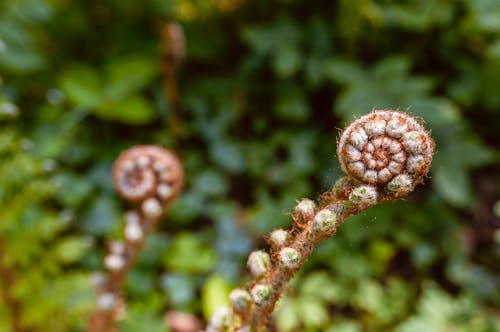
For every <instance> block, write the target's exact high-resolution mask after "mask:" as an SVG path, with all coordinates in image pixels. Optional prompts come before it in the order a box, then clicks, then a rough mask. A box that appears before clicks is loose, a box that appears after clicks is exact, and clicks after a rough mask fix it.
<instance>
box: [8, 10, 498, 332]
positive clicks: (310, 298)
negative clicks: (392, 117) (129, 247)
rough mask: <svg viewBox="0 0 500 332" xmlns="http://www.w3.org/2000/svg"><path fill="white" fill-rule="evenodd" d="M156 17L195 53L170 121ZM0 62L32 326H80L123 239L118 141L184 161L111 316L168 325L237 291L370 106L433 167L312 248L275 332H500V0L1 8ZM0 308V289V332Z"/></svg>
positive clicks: (15, 226)
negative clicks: (408, 191)
mask: <svg viewBox="0 0 500 332" xmlns="http://www.w3.org/2000/svg"><path fill="white" fill-rule="evenodd" d="M169 20H174V21H177V22H180V23H181V24H182V25H183V27H184V30H185V36H186V46H187V54H186V61H185V63H184V65H183V67H182V69H181V71H180V72H179V86H180V92H181V111H180V112H179V114H178V116H179V120H180V124H178V125H179V126H181V127H182V130H180V131H179V132H178V133H176V134H174V133H172V132H170V131H168V129H167V128H169V126H168V123H169V121H170V119H171V114H172V109H171V108H169V106H168V102H167V100H166V97H165V95H164V91H163V87H162V84H163V82H162V81H163V77H162V72H161V66H160V58H161V56H160V50H161V48H162V47H161V43H160V30H161V26H162V24H163V22H165V21H169ZM0 73H1V86H0V123H1V129H0V230H1V239H0V241H1V242H2V243H3V245H4V247H5V249H6V250H5V252H6V262H7V263H6V264H7V265H8V267H9V268H12V269H13V270H14V271H16V276H17V278H16V280H15V285H14V287H13V289H12V291H13V292H14V294H15V297H16V298H17V299H18V300H19V301H20V302H21V303H22V307H23V313H22V317H21V319H22V322H23V324H24V325H26V326H29V327H31V328H32V329H33V330H34V331H82V330H84V327H85V324H86V322H85V320H86V316H87V315H88V314H89V313H90V311H91V310H92V308H93V305H94V300H95V299H94V298H93V297H94V295H93V290H92V286H91V283H90V281H89V280H90V279H91V278H90V276H91V274H92V273H93V272H94V271H97V270H100V269H101V268H102V258H103V255H104V248H105V243H106V241H107V239H109V238H118V237H120V236H122V234H121V225H122V222H123V221H122V215H123V211H124V209H125V204H124V203H122V202H120V201H119V200H118V198H117V197H116V195H115V193H114V191H113V188H112V183H111V178H110V172H111V164H112V161H113V159H114V158H116V156H117V155H118V153H119V152H120V151H121V150H123V149H125V148H127V147H129V146H131V145H133V144H141V143H156V144H161V145H164V146H167V147H171V148H174V149H176V150H177V151H178V153H179V155H180V156H181V158H182V160H183V162H184V163H185V167H186V174H187V185H186V188H185V192H184V194H183V195H182V196H181V197H180V199H179V200H178V201H177V203H176V204H175V205H174V206H173V207H172V209H171V211H170V213H169V214H168V216H167V217H166V218H165V221H164V223H162V225H161V229H160V230H159V232H157V233H156V234H155V235H153V236H152V237H151V238H150V239H149V240H148V243H147V245H146V248H145V249H144V252H143V253H142V254H141V257H140V259H139V261H138V264H137V267H136V268H135V269H134V270H133V271H132V273H131V274H130V276H129V280H128V284H127V302H128V307H127V315H126V317H125V319H124V320H123V321H122V322H121V330H122V331H138V330H144V331H146V330H147V331H162V330H165V329H166V327H165V326H164V323H163V315H164V313H165V311H166V310H172V309H173V310H180V311H187V312H192V313H194V314H196V315H198V316H199V317H204V318H207V316H208V315H210V314H211V313H212V312H213V311H214V309H215V308H216V307H217V306H219V305H221V304H223V303H225V301H226V294H227V292H228V290H229V289H230V288H231V287H233V286H235V285H241V284H243V282H244V280H245V275H246V274H245V273H246V272H245V269H244V265H245V257H246V255H247V254H248V252H249V251H250V250H251V249H252V248H254V247H258V246H264V245H265V243H264V242H263V241H262V240H260V239H261V238H262V235H263V234H265V233H266V232H268V231H269V230H272V229H273V228H275V227H288V226H289V225H290V218H289V217H288V215H287V213H288V212H289V211H291V209H292V208H293V205H294V202H295V200H296V199H298V198H301V197H314V196H316V195H317V194H318V193H321V192H323V191H325V190H327V189H328V188H329V187H330V186H331V185H332V183H333V182H334V181H335V179H336V178H337V177H338V176H339V175H340V170H339V167H338V165H337V162H336V160H335V157H334V151H335V140H336V137H337V135H338V132H337V128H341V127H343V126H344V125H345V124H346V123H347V122H349V121H351V120H352V119H354V118H355V117H356V116H359V115H361V114H364V113H366V112H368V111H370V110H371V109H373V108H378V109H382V108H398V109H400V110H404V111H408V112H409V113H411V114H414V115H418V116H421V117H422V118H423V119H425V122H426V125H427V126H428V127H429V128H431V129H432V133H433V135H434V136H435V138H436V142H437V154H436V156H435V160H434V163H433V168H432V172H431V177H430V179H429V180H428V181H427V182H426V184H425V185H424V186H421V187H419V189H418V190H417V192H415V193H413V194H412V195H411V196H410V197H409V198H408V200H406V201H403V202H399V203H395V204H387V205H383V206H379V207H376V208H374V209H371V210H369V211H367V212H364V213H362V214H360V215H358V216H356V217H354V218H352V219H351V220H349V221H348V222H347V223H346V224H345V225H344V226H342V228H341V229H340V231H339V233H338V234H337V235H336V236H335V238H333V239H330V240H328V241H326V242H325V243H324V244H322V245H321V246H320V247H319V248H318V250H317V251H316V252H315V253H314V254H313V256H312V257H311V260H310V261H309V262H308V264H307V265H306V267H305V269H304V271H302V273H300V274H299V275H298V276H297V277H296V278H295V279H294V281H293V284H292V288H293V289H294V291H293V292H290V294H288V295H287V296H286V297H285V298H284V299H283V301H282V304H281V306H280V308H279V309H278V312H277V314H276V318H277V320H276V321H277V325H278V327H279V330H280V331H329V332H357V331H397V332H412V331H445V330H446V331H470V332H483V331H484V332H489V331H492V332H493V331H498V330H500V315H499V313H498V308H499V307H500V291H499V289H500V278H499V276H500V270H499V267H500V254H499V252H500V230H499V229H500V228H499V227H500V216H499V215H498V213H497V214H496V215H495V214H494V211H493V206H494V204H495V202H497V201H498V200H499V199H500V189H499V188H500V177H499V174H500V166H499V161H500V159H499V156H500V154H499V146H500V134H499V133H500V132H499V130H498V128H499V127H500V113H499V110H500V94H499V93H498V91H499V89H500V3H499V2H498V1H496V0H436V1H418V0H406V1H396V0H380V1H376V0H338V1H297V0H279V1H278V0H276V1H263V0H255V1H244V0H170V1H169V0H147V1H139V0H126V1H125V0H108V1H98V0H90V1H69V0H3V1H2V2H0ZM496 204H497V205H498V203H496ZM10 319H11V315H10V311H9V308H8V307H7V306H6V305H5V303H4V302H2V306H0V330H2V331H8V330H9V324H10Z"/></svg>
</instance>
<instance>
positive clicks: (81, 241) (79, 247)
mask: <svg viewBox="0 0 500 332" xmlns="http://www.w3.org/2000/svg"><path fill="white" fill-rule="evenodd" d="M89 248H90V245H89V240H88V239H86V238H83V237H77V236H74V237H68V238H66V239H64V240H63V241H61V242H59V243H57V244H56V246H55V249H54V250H55V252H56V255H57V256H58V258H59V259H60V260H61V262H63V263H66V264H70V263H75V262H77V261H78V260H79V259H80V258H82V257H83V255H85V254H86V253H87V251H88V249H89Z"/></svg>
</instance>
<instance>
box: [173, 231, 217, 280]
mask: <svg viewBox="0 0 500 332" xmlns="http://www.w3.org/2000/svg"><path fill="white" fill-rule="evenodd" d="M215 259H216V257H215V254H214V252H213V250H212V249H211V248H209V247H208V246H206V245H204V244H203V243H202V242H201V240H200V239H199V238H197V237H196V236H195V234H191V233H181V234H179V235H177V236H176V237H175V238H174V240H173V241H172V246H171V248H170V249H169V250H168V251H166V252H165V255H164V261H165V263H166V264H167V266H168V267H169V268H171V269H174V270H176V271H181V272H191V273H201V272H207V271H208V270H210V269H211V268H212V267H213V266H214V264H215Z"/></svg>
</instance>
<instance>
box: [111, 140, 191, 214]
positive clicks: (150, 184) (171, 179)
mask: <svg viewBox="0 0 500 332" xmlns="http://www.w3.org/2000/svg"><path fill="white" fill-rule="evenodd" d="M113 179H114V183H115V187H116V189H117V191H118V193H119V194H120V196H121V197H122V198H123V199H125V200H127V201H130V202H133V203H142V209H143V212H145V214H146V215H149V216H151V217H159V216H160V215H161V214H162V213H163V210H164V207H165V206H166V205H167V204H168V203H170V202H171V201H172V200H173V199H174V198H175V197H176V196H177V195H178V194H179V193H180V191H181V189H182V184H183V169H182V164H181V162H180V161H179V159H178V158H177V156H176V155H175V154H174V153H172V152H171V151H169V150H166V149H163V148H161V147H159V146H154V145H142V146H134V147H132V148H130V149H128V150H126V151H124V152H122V154H121V155H120V156H119V157H118V159H117V160H116V161H115V164H114V166H113Z"/></svg>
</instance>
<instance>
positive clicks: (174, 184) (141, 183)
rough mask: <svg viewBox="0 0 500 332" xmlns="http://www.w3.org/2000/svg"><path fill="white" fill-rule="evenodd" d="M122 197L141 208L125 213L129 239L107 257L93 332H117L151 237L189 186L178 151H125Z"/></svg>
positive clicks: (119, 166) (119, 177) (119, 180)
mask: <svg viewBox="0 0 500 332" xmlns="http://www.w3.org/2000/svg"><path fill="white" fill-rule="evenodd" d="M113 180H114V183H115V187H116V189H117V191H118V193H119V194H120V196H121V197H122V198H123V199H124V200H126V201H128V202H131V203H133V204H135V205H136V208H135V209H133V210H130V211H128V212H127V213H126V214H125V228H124V239H123V241H114V242H112V243H111V244H110V246H109V253H108V254H107V256H106V257H105V259H104V265H105V267H106V269H107V274H106V275H105V276H104V277H103V278H102V280H99V281H98V282H97V285H96V288H97V309H96V311H95V312H94V313H93V315H92V316H91V319H90V322H89V331H90V332H111V331H117V330H116V328H115V321H116V320H117V319H119V318H120V317H121V316H122V315H123V310H124V298H123V294H122V287H123V284H124V282H125V280H126V277H127V273H128V272H129V271H130V269H131V268H132V266H133V264H134V262H135V260H136V258H137V256H138V254H139V252H140V251H141V248H142V247H143V245H144V242H145V239H146V236H147V234H148V233H150V232H151V231H152V230H153V229H154V226H155V225H156V224H157V223H158V221H159V220H160V219H161V217H162V216H163V215H164V213H165V211H166V210H167V208H168V206H169V205H170V203H171V202H172V201H173V200H174V199H175V198H176V197H177V196H178V195H179V193H180V192H181V189H182V185H183V168H182V164H181V162H180V161H179V159H178V158H177V157H176V155H175V154H174V153H172V152H171V151H169V150H166V149H163V148H161V147H158V146H153V145H145V146H135V147H132V148H131V149H129V150H126V151H125V152H123V153H122V154H121V155H120V156H119V157H118V159H117V160H116V162H115V164H114V167H113Z"/></svg>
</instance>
